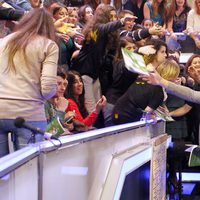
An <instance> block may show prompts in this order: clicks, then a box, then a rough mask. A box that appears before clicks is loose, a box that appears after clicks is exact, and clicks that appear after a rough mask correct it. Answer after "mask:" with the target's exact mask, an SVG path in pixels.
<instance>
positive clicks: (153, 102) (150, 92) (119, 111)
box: [113, 60, 180, 124]
mask: <svg viewBox="0 0 200 200" xmlns="http://www.w3.org/2000/svg"><path fill="white" fill-rule="evenodd" d="M156 70H157V72H158V74H160V76H161V77H163V78H165V79H167V80H169V81H174V80H176V79H177V77H178V75H179V72H180V68H179V66H178V64H176V62H174V61H172V60H166V61H165V62H163V63H162V64H161V65H159V66H158V67H157V68H156ZM164 97H165V95H164V91H163V89H162V87H160V86H153V85H150V84H148V83H147V82H145V81H142V80H140V79H138V80H137V81H136V82H134V83H133V84H132V85H131V86H130V87H129V89H128V90H127V92H126V93H125V94H124V95H123V96H122V97H120V98H119V99H118V101H117V103H116V105H115V107H114V109H113V122H114V124H123V123H129V122H135V121H139V120H140V119H141V117H142V115H143V112H148V113H150V115H152V117H153V118H154V117H155V116H154V113H153V112H154V110H156V109H157V108H158V107H159V106H160V105H161V104H162V103H163V101H164Z"/></svg>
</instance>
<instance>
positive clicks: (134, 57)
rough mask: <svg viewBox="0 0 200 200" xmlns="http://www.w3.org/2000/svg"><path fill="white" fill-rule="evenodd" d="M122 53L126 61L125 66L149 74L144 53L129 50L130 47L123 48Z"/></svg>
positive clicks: (135, 71) (139, 72)
mask: <svg viewBox="0 0 200 200" xmlns="http://www.w3.org/2000/svg"><path fill="white" fill-rule="evenodd" d="M121 51H122V55H123V59H124V63H125V67H126V68H127V69H128V70H129V71H131V72H134V73H137V74H145V75H147V74H149V73H148V70H147V66H146V64H145V62H144V58H143V56H142V55H140V54H137V53H134V52H132V51H129V50H128V49H125V48H122V49H121Z"/></svg>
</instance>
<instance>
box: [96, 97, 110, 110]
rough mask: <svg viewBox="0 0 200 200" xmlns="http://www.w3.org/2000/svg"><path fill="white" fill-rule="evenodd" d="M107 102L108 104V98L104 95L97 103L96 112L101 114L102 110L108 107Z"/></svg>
mask: <svg viewBox="0 0 200 200" xmlns="http://www.w3.org/2000/svg"><path fill="white" fill-rule="evenodd" d="M106 102H107V100H106V97H105V96H104V95H102V97H101V98H100V99H99V101H97V103H96V108H95V112H96V113H100V111H101V109H102V108H103V107H104V106H105V105H106Z"/></svg>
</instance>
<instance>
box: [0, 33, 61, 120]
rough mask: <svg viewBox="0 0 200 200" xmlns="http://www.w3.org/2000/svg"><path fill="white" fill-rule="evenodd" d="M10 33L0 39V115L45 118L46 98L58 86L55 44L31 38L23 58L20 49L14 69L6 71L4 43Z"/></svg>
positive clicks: (6, 58)
mask: <svg viewBox="0 0 200 200" xmlns="http://www.w3.org/2000/svg"><path fill="white" fill-rule="evenodd" d="M10 37H13V34H10V35H9V36H7V37H5V38H3V39H1V40H0V119H15V118H16V117H19V116H20V117H24V118H25V120H27V121H43V120H46V118H45V112H44V102H45V100H47V99H49V98H51V97H52V96H53V95H54V94H55V92H56V88H57V81H56V74H57V61H58V46H57V44H56V43H55V42H53V41H51V40H49V39H46V38H44V37H41V36H37V37H36V38H34V39H32V41H31V42H30V43H29V44H28V46H27V48H26V59H27V62H25V60H24V58H23V56H22V54H21V52H20V51H18V52H17V53H16V55H15V56H14V64H15V66H16V69H17V70H16V73H14V72H9V73H8V72H5V68H6V67H7V65H8V53H7V52H6V51H5V45H6V44H7V41H8V40H9V38H10Z"/></svg>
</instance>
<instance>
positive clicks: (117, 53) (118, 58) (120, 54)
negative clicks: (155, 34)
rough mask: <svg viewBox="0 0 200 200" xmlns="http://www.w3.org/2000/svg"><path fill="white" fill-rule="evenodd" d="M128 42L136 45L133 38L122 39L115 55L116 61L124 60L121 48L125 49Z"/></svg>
mask: <svg viewBox="0 0 200 200" xmlns="http://www.w3.org/2000/svg"><path fill="white" fill-rule="evenodd" d="M128 42H130V43H134V41H133V39H132V38H131V37H122V38H120V40H119V43H118V46H117V51H116V55H115V61H117V60H120V59H122V51H121V48H123V47H125V46H126V45H127V44H128Z"/></svg>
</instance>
